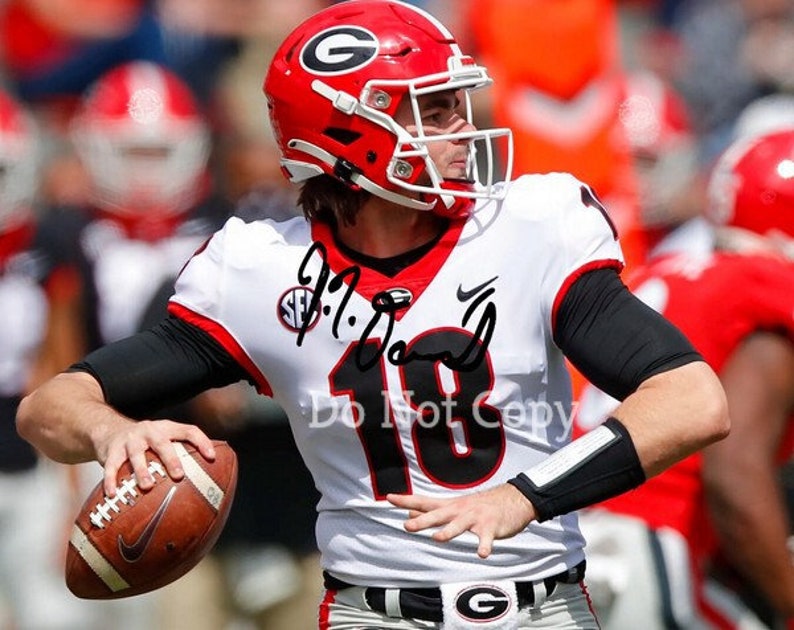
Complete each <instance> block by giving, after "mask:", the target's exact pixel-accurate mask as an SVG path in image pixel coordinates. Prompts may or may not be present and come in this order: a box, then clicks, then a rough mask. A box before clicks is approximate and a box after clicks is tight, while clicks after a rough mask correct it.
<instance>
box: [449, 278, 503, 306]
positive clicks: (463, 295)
mask: <svg viewBox="0 0 794 630" xmlns="http://www.w3.org/2000/svg"><path fill="white" fill-rule="evenodd" d="M498 277H499V276H494V277H493V278H491V279H490V280H486V281H485V282H483V283H482V284H478V285H477V286H476V287H474V288H473V289H469V290H468V291H464V290H463V285H462V284H459V285H458V294H457V295H458V300H460V301H461V302H467V301H468V300H470V299H471V298H473V297H474V296H475V295H477V294H478V293H479V292H480V291H482V290H483V289H484V288H485V287H487V286H488V285H489V284H491V283H492V282H493V281H494V280H496V279H497V278H498Z"/></svg>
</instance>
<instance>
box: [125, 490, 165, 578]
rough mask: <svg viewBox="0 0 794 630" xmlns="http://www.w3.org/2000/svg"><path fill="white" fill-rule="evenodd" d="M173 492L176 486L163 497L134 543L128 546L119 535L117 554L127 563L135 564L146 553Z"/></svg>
mask: <svg viewBox="0 0 794 630" xmlns="http://www.w3.org/2000/svg"><path fill="white" fill-rule="evenodd" d="M175 492H176V486H174V487H172V488H171V489H170V490H169V491H168V494H167V495H165V498H164V499H163V502H162V503H161V504H160V507H158V508H157V511H156V512H155V513H154V514H152V518H151V519H150V520H149V522H148V523H147V524H146V527H144V528H143V531H142V532H141V535H140V536H138V539H137V540H136V541H135V542H134V543H132V544H131V545H128V544H127V543H126V542H125V541H124V538H123V537H122V535H121V534H119V553H120V554H121V557H122V558H124V559H125V560H126V561H127V562H136V561H138V560H140V558H141V556H142V555H143V552H144V551H146V548H147V547H148V546H149V542H151V540H152V536H154V532H155V530H156V529H157V526H158V525H159V524H160V521H161V520H163V516H165V511H166V509H168V504H169V503H171V499H173V498H174V493H175Z"/></svg>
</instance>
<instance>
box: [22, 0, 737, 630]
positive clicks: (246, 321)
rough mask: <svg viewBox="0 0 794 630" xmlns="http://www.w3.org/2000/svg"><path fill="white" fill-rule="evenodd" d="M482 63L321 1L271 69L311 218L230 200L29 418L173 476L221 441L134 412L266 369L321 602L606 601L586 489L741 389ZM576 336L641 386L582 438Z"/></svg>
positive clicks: (608, 384) (390, 19) (513, 607)
mask: <svg viewBox="0 0 794 630" xmlns="http://www.w3.org/2000/svg"><path fill="white" fill-rule="evenodd" d="M490 82H491V79H490V78H489V76H488V73H487V71H486V69H485V68H484V67H482V66H479V65H478V64H477V63H476V62H475V61H474V59H472V58H471V57H469V56H467V55H465V54H464V53H463V52H462V51H461V50H460V48H459V46H458V45H457V43H456V41H455V38H454V37H453V35H452V34H451V33H450V32H449V31H448V29H447V28H446V27H445V26H443V25H442V24H441V23H439V22H438V21H437V20H436V19H435V18H433V17H432V16H431V15H429V14H428V13H426V12H424V11H422V10H419V9H417V8H416V7H413V6H411V5H409V4H405V3H402V2H398V1H395V0H351V1H349V2H344V3H340V4H336V5H334V6H332V7H330V8H328V9H325V10H323V11H321V12H319V13H317V14H316V15H314V16H313V17H311V18H309V19H308V20H306V21H305V22H303V23H302V24H301V25H299V26H298V27H297V28H296V29H295V30H294V31H293V32H292V33H291V34H290V35H289V36H288V37H287V38H286V40H285V41H284V43H283V44H282V45H281V47H280V48H279V49H278V51H277V52H276V54H275V56H274V58H273V60H272V62H271V65H270V68H269V70H268V73H267V77H266V79H265V85H264V89H265V95H266V97H267V104H268V109H269V112H270V117H271V121H272V126H273V129H274V131H275V134H276V137H277V141H278V143H279V147H280V149H281V152H282V161H281V164H282V168H283V172H284V174H285V175H286V176H287V177H288V178H289V179H290V180H292V181H293V182H295V183H299V184H300V185H301V191H300V195H299V204H300V206H301V207H302V209H303V212H304V214H305V218H303V217H298V218H294V219H291V220H287V221H284V222H281V223H277V222H273V221H267V220H265V221H256V222H252V223H244V222H243V221H241V220H239V219H236V218H233V219H231V220H229V221H228V222H227V223H226V225H225V227H224V228H223V229H222V230H221V231H219V232H218V233H217V234H215V235H214V236H213V237H212V239H211V240H210V241H209V242H208V243H207V245H206V246H205V247H203V248H202V249H201V250H200V251H199V252H197V253H196V255H195V256H193V257H192V259H191V260H190V262H189V263H188V264H187V265H186V266H185V268H184V269H183V271H182V273H181V274H180V276H179V278H178V280H177V283H176V290H175V294H174V295H173V296H172V297H171V300H170V318H168V319H166V320H164V321H163V322H162V323H160V324H158V325H156V326H155V327H154V328H151V329H149V330H147V331H144V332H143V333H140V334H138V335H136V336H133V337H131V338H128V339H125V340H121V341H119V342H116V343H114V344H111V345H109V346H106V347H104V348H103V349H100V350H98V351H96V352H94V353H92V354H90V355H89V356H88V357H86V358H85V359H84V360H82V361H80V362H79V363H78V364H76V365H75V366H73V367H72V368H71V369H70V370H68V371H67V372H65V373H63V374H59V375H58V376H56V377H55V378H54V379H52V380H51V381H49V382H48V383H47V384H45V385H43V386H42V387H41V388H39V389H38V390H37V391H36V392H34V393H33V394H32V395H30V396H29V397H26V398H25V400H24V401H23V403H22V406H21V408H20V411H19V413H18V416H17V423H18V427H19V430H20V432H21V433H22V434H23V435H24V436H26V437H27V438H28V439H29V440H31V441H32V442H33V443H34V444H36V445H37V446H38V447H39V448H41V449H42V450H43V451H44V452H45V453H46V454H48V455H49V456H50V457H53V458H55V459H57V460H59V461H66V462H79V461H84V460H93V459H96V460H98V461H100V462H101V463H102V464H103V466H104V470H105V488H106V490H107V492H109V493H111V494H112V493H113V492H115V483H116V475H117V471H118V468H119V466H120V465H121V463H122V462H123V461H125V460H127V459H129V461H130V462H131V464H132V466H133V468H134V470H135V473H136V475H137V477H138V479H139V483H140V484H141V487H142V488H144V489H146V488H149V487H151V483H152V481H151V479H150V478H149V477H148V474H147V472H146V466H145V464H144V451H145V450H146V449H147V448H151V449H152V450H153V451H154V452H156V453H157V454H158V455H159V456H160V457H161V459H162V460H163V462H164V463H165V465H166V468H167V470H168V472H169V474H171V475H172V476H174V477H175V478H181V477H182V475H183V471H182V470H181V469H180V467H179V465H178V463H177V458H176V454H175V450H174V448H173V446H172V441H174V440H187V441H190V442H192V443H194V444H195V445H196V446H197V447H198V449H199V450H200V452H201V453H202V454H203V455H204V456H205V457H208V458H212V456H213V451H212V445H211V441H210V440H209V438H208V437H207V435H206V434H205V433H204V432H203V431H202V430H201V429H200V428H199V427H197V426H190V425H186V424H183V423H176V422H172V421H170V420H167V419H165V420H139V421H134V420H132V419H131V418H130V416H134V417H138V418H140V417H143V418H151V415H147V414H150V410H151V409H152V408H153V407H157V406H160V405H162V402H163V400H167V399H174V398H180V397H185V396H190V395H193V394H195V393H196V392H198V391H201V390H203V389H206V388H208V387H216V386H220V385H225V384H227V383H231V382H235V381H238V380H241V379H244V380H248V381H250V382H251V383H253V384H255V385H256V387H257V388H258V389H259V391H261V392H262V393H263V394H268V395H272V396H273V397H274V398H275V400H276V401H277V402H278V403H280V404H281V405H282V407H283V408H284V410H285V411H286V413H287V415H288V416H289V419H290V423H291V427H292V430H293V432H294V434H295V439H296V442H297V445H298V449H299V450H300V453H301V455H302V456H303V458H304V460H305V461H306V463H307V465H308V467H309V469H310V470H311V472H312V474H313V477H314V481H315V483H316V485H317V487H318V489H319V491H320V494H321V498H320V501H319V504H318V511H319V514H318V521H317V538H318V543H319V547H320V549H321V552H322V564H323V569H324V571H325V580H326V591H325V597H324V599H323V602H322V604H321V606H320V611H319V619H318V624H319V627H321V628H351V627H377V628H438V627H441V624H442V623H443V627H445V628H468V627H489V626H490V627H492V628H496V627H499V628H531V627H572V626H575V627H578V628H591V629H594V628H597V621H596V619H595V616H594V614H593V612H592V610H591V608H590V604H589V600H588V597H587V594H586V590H585V586H584V581H583V577H584V569H585V562H584V557H585V556H584V540H583V538H582V536H581V533H580V532H579V528H578V525H577V517H576V510H577V509H578V508H580V507H582V506H585V505H588V504H590V503H593V502H596V501H599V500H603V499H605V498H608V497H611V496H614V495H616V494H618V493H620V492H623V491H626V490H628V489H630V488H633V487H635V486H637V485H639V484H641V483H642V482H643V481H644V480H645V479H646V478H647V477H651V476H653V475H656V474H657V473H659V472H661V471H662V470H663V469H665V468H666V467H667V466H669V465H671V464H672V463H674V462H675V461H677V460H679V459H680V458H682V457H684V456H686V455H689V454H691V453H692V452H694V451H696V450H697V449H699V448H702V447H704V446H705V445H707V444H710V443H712V442H714V441H716V440H718V439H720V438H722V437H724V436H725V435H726V433H727V431H728V418H727V413H726V408H725V401H724V393H723V392H722V389H721V387H720V385H719V381H718V379H717V377H716V375H715V374H714V373H713V371H712V370H711V368H709V367H708V365H707V364H706V363H705V362H704V361H703V360H702V358H701V357H700V355H699V354H698V353H697V352H695V351H694V350H693V348H692V347H691V345H690V344H689V343H688V342H687V341H686V339H685V338H684V337H683V335H681V333H680V332H679V331H678V330H676V329H675V328H674V327H672V326H671V325H669V324H668V323H667V322H666V321H665V320H664V319H663V318H661V317H660V316H659V315H658V314H657V313H655V312H654V311H653V310H652V309H649V308H647V307H645V306H644V305H643V304H642V302H640V301H639V300H637V299H636V298H634V297H633V296H632V295H631V294H630V293H629V292H628V290H627V289H626V288H625V286H624V285H623V284H622V283H621V280H620V276H619V271H620V269H621V267H622V264H623V263H622V254H621V251H620V245H619V242H618V235H617V233H616V232H615V230H614V228H613V226H612V225H611V223H610V220H609V216H608V214H607V212H606V210H605V209H604V208H603V206H602V205H601V203H600V202H599V201H598V199H597V197H596V196H595V194H594V192H593V191H592V190H591V189H590V188H589V187H588V186H587V185H586V184H585V183H583V182H580V181H578V180H577V179H575V178H574V177H572V176H570V175H566V174H560V173H557V174H549V175H535V174H527V175H522V176H520V177H519V178H517V179H515V180H513V179H512V178H511V173H510V171H511V167H510V162H511V160H510V159H507V160H506V161H505V162H504V163H503V165H502V166H503V168H497V165H496V162H497V160H496V156H497V155H500V154H503V153H502V152H501V151H498V150H497V149H496V148H495V146H494V145H497V144H498V143H501V142H503V143H506V144H507V147H508V148H507V152H506V155H508V156H509V155H510V154H511V151H510V150H509V148H510V143H511V134H510V131H509V130H507V129H482V130H478V129H477V128H476V127H475V126H474V125H473V124H472V121H471V110H470V100H469V96H470V92H472V91H473V90H476V89H479V88H483V87H486V86H487V85H488V84H489V83H490ZM478 167H479V168H478ZM479 170H481V171H482V174H481V175H482V176H481V177H478V176H477V171H479ZM566 355H567V356H568V357H569V358H570V359H571V360H572V361H573V362H574V364H576V365H577V367H579V368H580V369H581V370H582V372H583V373H584V374H586V375H587V376H589V377H590V378H591V379H592V380H594V381H595V382H597V383H599V384H600V385H601V386H602V387H603V388H605V389H606V390H607V391H610V392H612V393H613V394H614V395H616V396H617V397H619V398H621V399H623V403H622V405H621V406H620V407H619V408H618V409H617V410H616V411H615V412H614V414H613V418H611V419H610V420H608V421H607V422H606V423H605V424H604V425H603V426H602V427H600V428H598V429H596V430H594V431H592V432H590V433H589V434H588V435H587V436H585V437H584V438H583V439H580V440H575V441H571V440H570V411H571V383H570V377H569V375H568V372H567V370H566V365H565V360H564V359H565V356H566ZM274 518H277V516H275V515H274ZM486 622H487V623H488V624H489V626H482V625H481V624H483V623H486Z"/></svg>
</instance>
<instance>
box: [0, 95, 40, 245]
mask: <svg viewBox="0 0 794 630" xmlns="http://www.w3.org/2000/svg"><path fill="white" fill-rule="evenodd" d="M37 165H38V141H37V136H36V131H35V127H34V124H33V120H32V118H31V117H30V116H29V114H27V113H26V112H25V111H24V110H23V109H22V107H21V106H20V105H19V104H18V103H17V102H16V101H15V100H14V99H13V98H11V96H9V95H8V94H7V93H5V92H2V91H0V233H4V232H7V231H9V230H11V229H13V228H14V227H16V226H18V225H19V224H21V223H23V222H25V221H27V220H28V219H29V218H30V216H31V206H32V203H33V198H34V195H35V192H36V177H37V173H36V168H37Z"/></svg>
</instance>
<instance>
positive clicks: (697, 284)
mask: <svg viewBox="0 0 794 630" xmlns="http://www.w3.org/2000/svg"><path fill="white" fill-rule="evenodd" d="M706 214H707V215H708V217H709V218H710V219H711V221H712V222H713V223H714V224H715V225H716V226H717V227H716V229H715V230H714V232H713V234H712V235H711V236H710V237H709V235H708V234H707V233H705V232H703V231H698V232H691V233H690V235H694V234H699V235H700V238H701V239H703V238H706V239H710V242H712V243H713V245H712V248H711V250H709V249H708V248H707V247H704V245H705V244H707V243H708V242H709V241H708V240H707V241H706V242H705V243H704V241H703V240H700V242H699V245H696V243H698V239H690V240H689V241H688V244H687V246H684V247H675V248H671V249H669V250H667V251H666V252H665V251H659V252H658V254H657V255H656V256H654V257H653V258H652V259H651V260H650V261H649V262H648V264H647V265H646V266H645V267H643V268H641V269H638V270H637V271H636V272H635V273H634V274H633V275H632V276H631V277H630V280H629V286H630V287H632V288H633V289H634V291H635V292H636V294H637V295H638V296H639V297H640V298H641V299H643V300H644V301H645V302H646V303H647V304H649V305H650V306H652V307H653V308H655V309H657V310H658V311H660V312H662V313H663V314H664V315H665V316H666V317H667V318H668V319H670V320H671V321H673V322H674V323H675V324H676V325H677V326H679V328H681V330H682V331H683V332H684V333H685V334H686V335H687V336H688V337H689V338H690V340H691V341H692V342H693V344H694V345H695V346H696V348H697V349H698V350H699V351H700V352H701V353H702V354H703V356H704V358H705V359H706V360H707V361H708V362H709V363H710V364H711V365H712V367H713V368H714V369H715V371H716V372H717V373H718V374H719V375H720V377H721V379H722V381H723V385H724V386H725V389H726V392H727V395H728V401H729V409H730V413H731V420H732V430H731V434H730V435H729V436H728V438H726V440H725V441H724V443H722V444H719V445H714V446H712V447H709V448H707V449H705V451H704V452H703V454H702V455H700V454H698V455H694V456H691V457H689V458H687V459H686V460H684V461H682V462H680V463H679V464H677V465H675V466H673V467H672V468H671V469H670V470H668V471H666V472H665V473H663V474H662V475H660V476H659V477H657V478H655V479H652V480H650V481H649V483H648V484H646V485H645V486H643V487H642V488H640V489H638V490H636V491H634V492H631V493H628V494H626V495H623V496H622V497H618V498H616V499H613V500H610V501H608V502H606V503H604V504H602V505H601V506H599V507H598V508H594V509H592V510H589V511H588V512H586V513H585V514H583V515H582V519H581V521H582V528H583V531H584V532H585V536H586V538H587V539H588V550H589V552H590V556H589V565H588V570H590V572H591V593H592V595H593V602H594V605H595V606H596V609H597V611H598V614H599V618H600V620H601V622H602V624H603V627H604V628H605V629H608V630H618V629H628V628H637V627H639V626H638V624H641V626H642V627H643V628H648V629H653V628H670V627H681V628H701V627H703V628H709V627H714V628H745V629H749V628H765V627H770V628H776V627H778V625H777V624H778V623H780V619H785V618H792V616H793V615H794V564H792V560H791V556H790V553H789V550H788V547H787V539H788V536H789V532H790V524H789V522H788V515H787V510H786V505H785V502H784V500H783V493H782V488H781V485H780V483H779V470H780V466H781V464H782V463H783V462H784V461H785V458H786V457H789V456H790V454H791V450H790V447H791V441H790V439H791V435H790V433H791V429H792V428H794V422H792V421H794V417H792V414H793V413H794V343H793V342H792V340H793V339H794V258H792V256H791V253H792V249H791V248H792V243H794V126H792V127H790V128H788V129H787V130H783V131H773V132H769V133H767V134H764V135H760V136H758V135H756V136H751V137H745V138H740V139H738V140H737V141H736V143H735V144H734V145H732V146H731V147H730V148H729V149H728V151H726V152H725V154H724V156H723V157H722V158H721V160H720V161H719V162H718V164H717V166H716V167H715V169H714V171H713V173H712V175H711V178H710V183H709V201H708V206H707V213H706ZM613 404H614V403H613V402H610V399H609V398H608V397H606V396H605V395H603V394H600V393H598V392H597V390H595V389H588V390H586V391H585V394H584V396H583V399H582V405H581V407H580V409H579V415H578V418H577V421H578V423H579V427H580V428H582V429H584V430H588V429H590V428H592V427H593V426H596V425H597V424H598V423H599V422H600V421H601V420H602V419H603V418H604V417H605V414H606V415H608V413H609V411H610V410H611V409H612V405H613ZM715 570H716V571H718V572H719V574H720V575H721V577H722V578H723V582H724V583H725V584H728V585H732V587H733V588H735V589H736V590H734V591H733V592H731V590H730V586H725V584H723V585H721V586H720V585H716V584H715V583H713V582H712V581H709V582H706V578H707V575H708V574H709V573H713V572H714V571H715ZM738 590H743V591H745V593H746V594H749V593H752V601H751V600H750V598H748V597H745V598H744V601H743V600H742V599H741V598H740V597H739V596H738V595H737V592H738ZM746 603H751V604H752V608H750V607H748V606H747V605H746Z"/></svg>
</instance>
